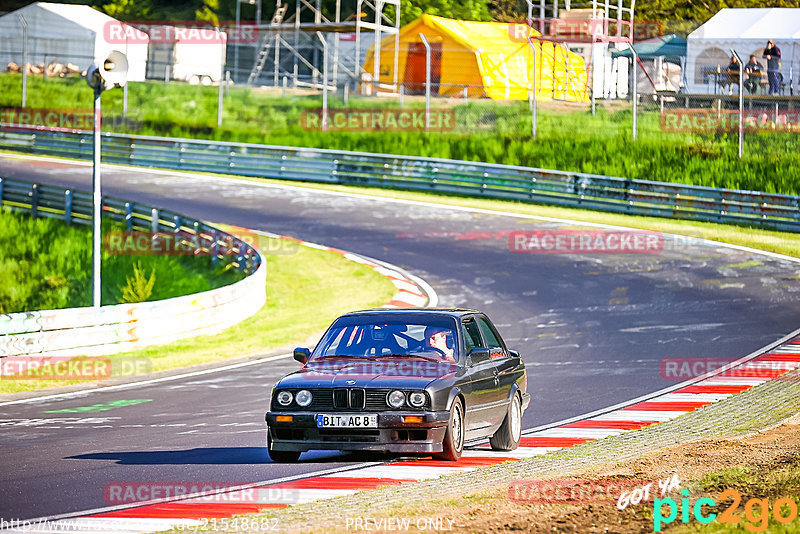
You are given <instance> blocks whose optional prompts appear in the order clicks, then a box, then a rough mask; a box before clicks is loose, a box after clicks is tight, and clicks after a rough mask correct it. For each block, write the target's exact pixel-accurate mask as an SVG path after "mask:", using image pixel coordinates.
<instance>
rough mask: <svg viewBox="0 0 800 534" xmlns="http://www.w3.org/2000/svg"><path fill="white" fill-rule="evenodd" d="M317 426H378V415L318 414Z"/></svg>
mask: <svg viewBox="0 0 800 534" xmlns="http://www.w3.org/2000/svg"><path fill="white" fill-rule="evenodd" d="M317 428H378V416H377V415H363V414H322V413H319V414H317Z"/></svg>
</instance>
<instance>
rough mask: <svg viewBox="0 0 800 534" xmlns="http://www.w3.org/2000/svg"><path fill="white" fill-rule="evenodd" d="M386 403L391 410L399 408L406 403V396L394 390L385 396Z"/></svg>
mask: <svg viewBox="0 0 800 534" xmlns="http://www.w3.org/2000/svg"><path fill="white" fill-rule="evenodd" d="M386 402H387V404H389V406H391V407H392V408H399V407H401V406H402V405H403V404H404V403H405V402H406V394H405V393H403V392H402V391H397V390H394V391H392V392H391V393H389V394H388V395H386Z"/></svg>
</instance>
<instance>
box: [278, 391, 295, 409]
mask: <svg viewBox="0 0 800 534" xmlns="http://www.w3.org/2000/svg"><path fill="white" fill-rule="evenodd" d="M291 403H292V393H291V392H290V391H281V392H280V393H278V404H280V405H281V406H289V405H290V404H291Z"/></svg>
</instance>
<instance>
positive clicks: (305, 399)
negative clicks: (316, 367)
mask: <svg viewBox="0 0 800 534" xmlns="http://www.w3.org/2000/svg"><path fill="white" fill-rule="evenodd" d="M311 399H312V396H311V392H310V391H308V390H307V389H301V390H300V391H298V392H297V395H295V396H294V400H295V402H296V403H297V404H298V405H300V406H302V407H304V408H305V407H306V406H308V405H309V404H311Z"/></svg>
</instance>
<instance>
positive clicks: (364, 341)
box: [312, 316, 458, 362]
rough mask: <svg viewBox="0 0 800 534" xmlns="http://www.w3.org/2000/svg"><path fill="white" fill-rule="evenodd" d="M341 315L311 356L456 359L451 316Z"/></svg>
mask: <svg viewBox="0 0 800 534" xmlns="http://www.w3.org/2000/svg"><path fill="white" fill-rule="evenodd" d="M386 319H387V318H386V317H375V318H373V317H358V316H356V317H344V318H342V319H340V320H339V321H337V322H336V323H334V325H333V326H332V327H331V328H330V330H328V332H327V333H326V334H325V337H324V338H323V339H322V341H320V342H319V344H318V345H317V347H316V348H315V349H314V354H313V355H312V359H313V358H325V357H328V356H350V357H361V358H380V357H392V356H419V357H423V358H431V359H436V360H444V361H450V362H455V361H456V360H457V358H458V357H457V354H458V352H457V350H456V336H455V335H454V331H455V330H454V325H455V323H454V320H452V319H450V318H446V317H445V318H419V317H417V318H408V319H405V320H404V319H393V320H386Z"/></svg>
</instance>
